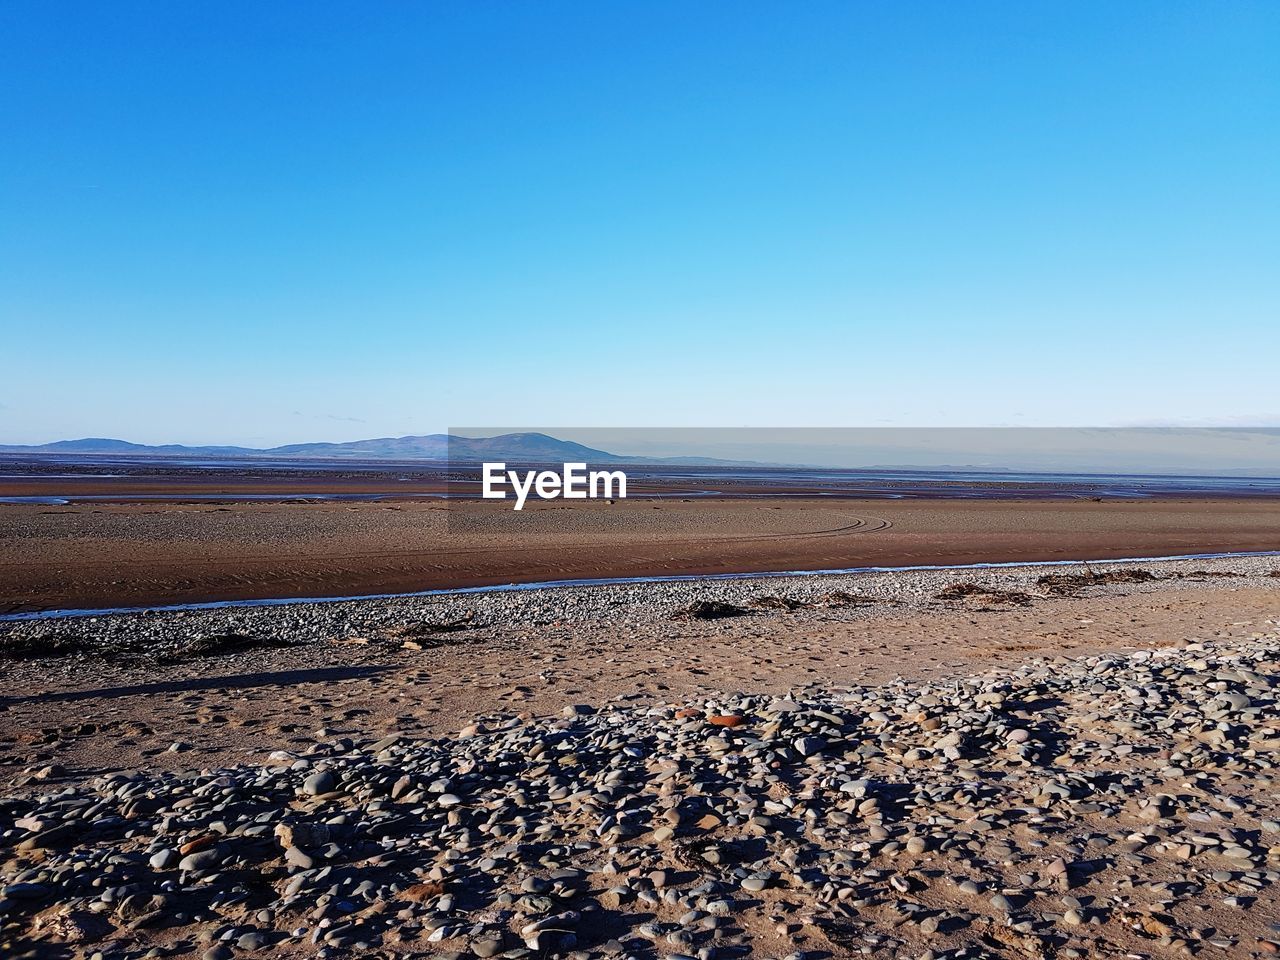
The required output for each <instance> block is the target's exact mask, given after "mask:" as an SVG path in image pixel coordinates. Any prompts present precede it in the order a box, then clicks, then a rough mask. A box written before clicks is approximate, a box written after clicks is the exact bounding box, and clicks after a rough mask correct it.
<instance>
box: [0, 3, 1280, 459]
mask: <svg viewBox="0 0 1280 960" xmlns="http://www.w3.org/2000/svg"><path fill="white" fill-rule="evenodd" d="M1278 49H1280V5H1278V4H1275V3H1273V2H1269V0H1268V2H1259V3H1232V2H1214V3H1207V2H1206V3H1196V4H1188V3H1177V2H1165V0H1162V2H1154V3H1142V2H1130V3H1124V4H1115V3H1070V4H1068V3H1032V4H1026V3H977V2H975V3H964V4H955V3H941V2H939V3H923V2H921V3H897V2H893V3H890V2H885V3H848V2H840V3H822V2H810V3H804V4H784V3H772V4H765V3H742V2H733V3H727V2H726V3H715V2H707V3H698V4H688V3H670V4H667V3H657V2H648V3H643V4H641V3H635V4H587V3H572V4H570V3H536V4H531V3H519V4H517V3H496V2H495V3H471V2H459V3H420V4H403V3H360V4H356V3H346V4H325V3H307V4H302V3H296V4H294V3H274V4H261V3H236V2H220V3H216V4H196V3H189V2H183V3H163V2H159V0H154V2H149V3H128V2H113V3H110V4H103V3H58V2H46V0H39V2H25V0H10V2H8V3H5V4H4V5H3V6H0V129H3V130H4V139H5V147H4V149H3V150H0V209H2V210H3V211H4V213H3V216H0V326H2V327H3V337H2V340H0V343H2V344H3V348H4V353H5V361H4V376H3V378H0V442H42V441H46V440H52V439H58V438H62V437H72V436H86V435H90V436H119V437H124V438H126V439H131V440H136V441H140V442H164V441H182V442H192V443H242V444H249V445H267V444H272V443H284V442H291V441H303V440H342V439H353V438H356V437H365V436H384V435H400V434H407V433H427V432H435V431H441V430H444V429H445V428H447V427H449V426H450V425H454V424H465V423H469V424H475V423H511V422H522V423H531V424H541V425H543V426H544V427H554V426H556V425H564V424H577V425H583V426H591V425H597V426H607V425H671V426H682V425H718V426H733V425H753V426H781V425H787V426H878V425H885V424H890V425H931V426H953V425H996V424H1016V425H1086V424H1088V425H1111V424H1121V425H1128V424H1148V423H1180V424H1181V423H1189V424H1212V423H1264V422H1265V423H1280V388H1277V387H1276V385H1275V384H1276V364H1277V357H1280V269H1277V267H1276V265H1277V264H1280V58H1277V56H1276V51H1277V50H1278Z"/></svg>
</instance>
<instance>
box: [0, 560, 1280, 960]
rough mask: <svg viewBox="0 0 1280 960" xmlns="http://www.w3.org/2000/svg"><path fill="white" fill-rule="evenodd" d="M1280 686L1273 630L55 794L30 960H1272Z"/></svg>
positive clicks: (13, 891)
mask: <svg viewBox="0 0 1280 960" xmlns="http://www.w3.org/2000/svg"><path fill="white" fill-rule="evenodd" d="M1201 565H1203V564H1201ZM1273 565H1274V561H1268V566H1273ZM1236 566H1237V568H1238V562H1237V565H1236ZM954 579H955V577H954V574H951V575H948V577H947V580H948V581H952V582H953V581H954ZM1000 582H1001V584H1002V586H1004V587H1006V588H1007V587H1008V586H1009V578H1008V577H1007V576H1006V577H1004V578H1002V579H1001V581H1000ZM863 586H864V587H866V583H865V581H864V582H863ZM741 588H742V585H741V584H737V583H733V584H721V585H717V589H718V590H720V593H719V598H720V599H722V600H724V601H726V602H730V601H733V600H734V599H735V596H736V594H735V592H734V591H735V590H738V589H741ZM820 588H821V589H823V590H829V589H830V588H831V586H830V584H821V585H820ZM746 589H747V590H749V591H750V594H751V595H756V594H759V593H760V592H761V590H762V585H761V583H760V582H751V583H750V584H748V585H746ZM765 589H767V586H766V587H765ZM790 593H791V594H792V595H795V594H796V588H795V585H794V581H793V582H792V585H791V589H790ZM707 595H708V592H707V590H706V589H705V588H704V589H702V590H701V591H699V593H698V596H700V597H706V596H707ZM517 596H518V595H511V598H515V597H517ZM469 599H470V601H471V602H470V603H469V604H468V606H475V603H474V598H469ZM507 599H510V598H507ZM677 599H678V598H677ZM670 600H672V598H671V597H666V598H664V602H667V601H670ZM494 602H499V603H501V602H505V600H504V599H503V598H499V599H496V600H494ZM520 602H541V603H547V602H550V601H548V600H547V598H541V599H538V598H532V597H521V598H520ZM592 602H594V603H600V602H610V601H609V598H607V597H606V598H605V599H604V600H601V599H599V598H596V599H594V600H593V601H592ZM334 613H335V611H334V610H333V609H332V607H327V608H326V610H325V613H324V615H325V616H331V615H333V614H334ZM668 615H669V614H668ZM26 626H30V625H26ZM1278 681H1280V634H1278V633H1277V632H1276V631H1275V630H1274V628H1271V627H1268V628H1267V630H1265V631H1263V632H1257V633H1254V634H1253V635H1252V636H1250V637H1248V638H1243V639H1232V640H1223V641H1212V642H1211V641H1182V642H1180V643H1179V644H1177V645H1175V646H1171V647H1167V648H1161V649H1156V650H1144V651H1140V652H1135V653H1131V654H1113V655H1108V656H1093V657H1077V658H1055V659H1035V660H1029V661H1028V662H1026V663H1025V664H1024V665H1022V666H1021V667H1019V668H1017V669H1002V670H1000V671H995V672H991V673H986V674H982V675H978V676H973V677H967V678H955V679H951V680H948V681H946V682H930V683H908V682H906V681H898V682H894V683H889V684H884V685H879V686H871V687H846V688H838V689H830V690H824V691H822V692H821V693H816V694H815V693H808V692H806V693H805V694H804V695H803V696H800V695H793V696H792V697H789V698H782V699H776V698H765V697H756V696H750V695H746V694H726V695H724V696H722V697H720V698H718V699H716V700H713V701H707V702H701V703H684V704H671V705H668V706H665V707H645V708H637V707H634V706H630V707H628V706H622V705H619V706H616V707H610V708H607V709H601V710H597V709H593V708H591V707H589V706H581V707H569V708H566V710H565V711H564V714H563V715H562V716H559V717H553V718H541V719H521V718H518V717H511V716H500V715H495V716H492V717H482V718H479V719H478V720H476V721H475V722H474V723H472V724H470V725H469V726H467V727H466V728H465V729H463V730H461V731H460V732H459V733H458V734H456V735H454V736H450V737H445V738H440V739H407V738H404V737H400V736H396V735H392V736H387V737H384V738H382V739H380V740H376V741H373V742H360V741H358V740H353V739H334V740H332V741H330V742H325V743H317V744H315V745H314V746H312V747H311V748H309V749H307V750H306V752H303V753H296V754H295V753H288V752H283V751H280V752H276V753H274V754H272V755H271V756H270V757H269V758H268V760H267V762H265V763H264V764H262V765H256V766H239V767H235V768H229V769H215V770H207V771H202V772H200V773H198V774H186V775H178V774H161V773H156V772H147V771H137V772H129V773H114V774H111V775H107V776H103V777H101V778H98V779H95V780H91V781H89V782H86V783H83V784H78V785H70V786H65V787H59V786H52V785H51V786H50V787H49V788H48V790H47V792H43V793H42V792H39V791H31V792H28V793H26V794H24V795H22V796H15V797H10V798H6V799H0V956H3V957H27V956H30V957H54V956H69V957H98V958H125V957H143V956H146V957H160V956H169V955H182V956H194V957H201V958H203V960H228V958H231V957H238V956H253V955H260V956H319V957H370V956H379V957H426V956H453V957H472V956H475V957H482V958H488V957H510V958H517V957H576V958H589V957H602V958H613V957H618V958H621V957H635V958H686V957H696V958H699V960H719V958H732V957H746V956H754V957H775V958H782V957H789V958H792V960H801V958H820V957H833V956H834V957H839V956H854V955H859V956H861V955H866V956H877V957H913V958H922V960H938V958H943V957H956V958H959V957H991V956H1002V957H1003V956H1007V957H1023V958H1028V957H1029V958H1040V957H1054V956H1057V957H1067V958H1085V957H1111V956H1115V957H1126V956H1130V957H1147V956H1151V957H1157V956H1177V955H1199V954H1202V953H1204V954H1205V955H1208V956H1253V955H1259V956H1260V955H1265V954H1271V953H1275V952H1277V950H1280V946H1277V942H1278V941H1277V940H1273V939H1272V938H1273V937H1275V936H1277V935H1276V934H1275V933H1274V932H1273V930H1272V928H1271V926H1270V925H1271V923H1272V921H1273V920H1274V919H1275V916H1274V914H1275V910H1274V908H1275V905H1276V902H1277V900H1276V897H1275V894H1274V890H1275V883H1276V881H1277V880H1280V822H1277V821H1278V819H1280V800H1278V799H1277V797H1278V796H1280V784H1278V782H1277V773H1278V770H1280V768H1278V767H1277V766H1276V759H1275V757H1276V753H1275V751H1276V748H1277V747H1280V723H1278V721H1280V712H1278V711H1277V703H1276V684H1277V682H1278Z"/></svg>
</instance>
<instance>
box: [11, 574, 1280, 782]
mask: <svg viewBox="0 0 1280 960" xmlns="http://www.w3.org/2000/svg"><path fill="white" fill-rule="evenodd" d="M1206 565H1207V566H1209V567H1210V569H1211V570H1212V571H1227V570H1230V569H1232V566H1231V565H1232V561H1210V562H1208V563H1207V564H1206ZM916 577H917V575H911V574H909V575H907V576H906V577H905V578H903V579H902V582H901V585H900V587H901V594H900V595H901V596H903V597H904V598H906V600H905V605H901V604H902V603H903V602H902V601H898V600H894V599H893V597H894V595H895V592H896V591H895V590H894V589H893V588H888V589H886V588H885V587H884V585H883V584H873V585H872V587H871V588H870V589H871V590H872V592H873V594H874V595H880V596H884V597H887V598H888V599H887V600H885V601H884V602H877V603H874V604H872V605H870V606H867V607H845V608H837V609H832V610H798V611H793V612H786V611H778V610H773V611H763V612H761V613H759V614H758V615H756V616H750V617H742V618H737V619H727V620H716V621H712V622H690V623H674V622H671V621H670V620H668V619H666V618H657V619H654V620H652V621H646V620H645V618H644V617H641V619H640V622H637V623H629V624H628V625H627V626H625V627H620V625H619V620H618V617H619V615H618V612H617V608H607V609H604V610H603V611H599V612H591V608H589V607H588V608H586V609H587V612H585V613H583V614H581V615H580V617H579V618H578V619H575V620H573V621H571V622H562V621H553V622H547V623H542V624H531V623H528V622H511V623H502V622H492V623H486V625H485V626H484V627H482V628H481V629H478V630H474V631H467V632H465V633H463V634H459V635H457V636H456V638H454V641H455V642H451V643H450V644H448V645H444V646H439V647H432V648H429V649H422V650H414V649H412V648H405V647H402V646H401V644H400V643H399V642H395V643H391V644H387V643H381V642H375V641H372V640H368V641H366V640H365V639H362V638H352V637H348V636H343V635H340V634H334V635H332V636H330V637H329V638H327V639H325V640H322V641H319V642H314V643H308V644H306V645H304V646H298V647H292V648H282V649H272V648H265V649H256V650H252V651H249V652H247V653H243V654H234V655H228V656H219V657H212V658H208V659H200V660H194V661H189V662H183V663H170V664H166V663H163V662H156V661H154V660H149V659H145V658H143V659H138V658H123V659H122V658H116V657H108V658H105V659H92V660H89V661H67V660H65V659H63V658H53V659H46V660H34V661H26V662H24V661H8V662H4V661H0V674H2V675H4V676H5V677H6V681H7V682H6V687H7V690H8V691H9V693H8V694H7V695H5V696H0V717H2V718H3V719H2V720H0V728H3V730H4V731H5V733H4V735H3V736H0V782H3V781H4V780H6V779H9V778H13V777H15V776H18V775H19V773H20V771H21V770H22V769H24V768H28V769H29V768H30V767H32V766H33V765H34V766H37V767H38V766H40V765H41V764H45V763H56V764H59V765H61V766H63V767H65V768H67V769H68V772H69V774H70V775H71V776H72V777H73V778H79V777H85V776H90V775H93V774H95V773H100V772H104V771H107V770H113V769H131V768H132V769H136V768H152V769H154V768H171V769H198V768H200V767H206V766H217V765H222V764H226V763H234V762H238V761H242V760H243V761H254V762H258V761H261V760H262V759H263V757H264V756H265V754H266V753H267V752H269V751H271V750H274V749H279V748H281V747H285V748H292V747H297V746H298V745H300V744H301V745H305V744H309V743H311V742H313V741H314V740H315V738H316V737H317V736H320V737H322V738H323V737H335V736H341V735H354V734H357V733H365V734H370V735H374V736H376V735H379V732H380V731H387V730H398V731H401V732H406V733H415V734H432V735H439V734H444V733H450V732H456V731H457V730H458V729H459V728H460V727H461V726H462V725H463V724H465V723H467V722H469V721H470V720H471V719H473V718H475V717H476V716H480V715H486V714H495V713H503V714H512V713H517V712H528V713H532V714H535V715H548V714H554V713H556V712H558V711H559V710H560V709H561V708H562V707H563V706H564V705H565V704H571V703H588V704H603V703H606V702H609V701H612V700H623V701H629V702H635V703H638V704H646V703H653V704H660V703H682V702H693V701H698V700H700V699H702V698H706V697H708V696H714V695H716V694H717V693H719V692H722V691H733V690H749V691H752V692H758V693H771V694H784V693H786V692H787V691H789V690H793V689H799V688H803V687H805V686H807V685H817V686H820V687H826V688H830V687H833V686H839V685H841V684H849V683H861V684H867V683H882V682H885V681H887V680H889V679H891V678H892V677H895V676H905V677H907V678H909V679H913V680H915V679H928V678H936V677H940V676H965V675H969V674H972V673H976V672H979V671H981V670H983V669H986V668H988V667H995V666H1012V665H1016V664H1020V663H1023V662H1025V661H1026V660H1027V659H1029V658H1031V657H1036V656H1057V655H1071V656H1075V655H1088V654H1092V653H1099V652H1104V651H1118V650H1133V649H1142V648H1146V647H1160V646H1167V645H1169V644H1170V643H1173V642H1175V641H1182V640H1187V639H1197V638H1199V639H1214V638H1227V637H1235V638H1240V637H1249V636H1251V635H1253V634H1255V633H1256V632H1258V631H1269V630H1272V629H1274V626H1273V625H1274V623H1275V620H1276V610H1277V606H1276V601H1277V597H1278V596H1280V579H1276V578H1274V577H1270V578H1268V577H1261V578H1259V577H1257V576H1251V577H1248V578H1243V577H1235V576H1231V575H1229V574H1225V575H1224V574H1223V573H1221V572H1218V573H1211V574H1210V575H1208V576H1207V577H1205V578H1200V577H1191V578H1190V579H1171V580H1165V581H1162V582H1159V583H1152V584H1146V583H1143V584H1122V585H1118V586H1114V587H1107V588H1103V589H1101V590H1099V589H1093V590H1090V591H1088V593H1087V595H1084V596H1080V597H1053V596H1049V597H1042V596H1037V597H1036V599H1035V601H1034V603H1032V604H1031V605H1030V606H1027V607H1010V608H1007V609H977V610H975V609H969V608H966V607H964V606H963V605H959V606H958V605H954V604H946V603H938V602H934V601H925V603H924V607H923V608H921V605H920V603H919V602H917V601H915V600H912V599H911V596H912V591H913V590H916V589H917V588H916V587H915V578H916ZM918 577H919V580H920V581H921V583H923V584H924V585H925V590H924V593H925V595H927V596H932V595H933V593H934V592H935V591H936V589H937V585H938V584H940V583H942V582H950V581H952V580H959V579H962V578H960V577H957V576H956V575H954V574H927V575H918ZM982 577H983V579H984V580H986V581H991V582H994V583H997V584H1005V583H1007V584H1008V585H1009V586H1011V588H1013V589H1025V584H1023V583H1022V582H1021V581H1023V580H1025V579H1026V578H1027V574H1025V573H1023V572H1022V571H1017V570H1014V571H996V572H990V573H984V574H983V575H982ZM284 610H285V611H287V608H284ZM283 615H284V616H285V619H288V616H287V613H286V614H283ZM72 663H76V664H78V665H77V666H75V667H71V664H72ZM317 730H323V731H327V733H321V734H317V732H316V731H317ZM174 742H183V743H186V744H190V745H191V747H190V749H189V750H187V751H184V752H168V751H167V748H168V747H169V745H170V744H171V743H174Z"/></svg>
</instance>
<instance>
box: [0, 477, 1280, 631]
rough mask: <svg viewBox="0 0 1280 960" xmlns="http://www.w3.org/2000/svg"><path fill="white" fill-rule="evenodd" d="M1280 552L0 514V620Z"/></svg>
mask: <svg viewBox="0 0 1280 960" xmlns="http://www.w3.org/2000/svg"><path fill="white" fill-rule="evenodd" d="M1268 550H1280V501H1277V500H1273V499H1265V498H1251V499H1244V498H1237V499H1200V500H1171V499H1160V500H1145V501H1127V500H1126V501H1122V500H1104V501H1093V500H1070V501H1046V500H971V501H969V500H885V499H867V500H855V499H830V500H827V499H813V498H810V499H782V498H767V499H719V498H705V497H704V498H687V499H684V498H664V499H648V498H643V497H639V498H632V499H628V500H625V501H620V502H618V503H616V504H613V505H610V504H608V503H604V502H598V501H591V502H587V503H583V504H574V505H573V506H567V505H565V504H564V503H563V502H559V501H557V502H544V503H538V504H530V505H529V506H528V507H527V508H526V510H524V511H523V512H521V513H515V512H513V511H512V510H511V509H510V508H509V506H507V505H504V504H499V503H477V502H467V503H464V502H458V501H454V502H452V503H449V504H446V503H445V502H444V501H438V500H437V501H431V500H426V501H424V500H416V501H415V500H407V501H404V502H396V503H383V502H374V503H334V502H330V503H281V502H271V503H227V504H211V503H201V504H181V503H130V504H71V505H67V506H41V505H32V504H20V505H14V504H5V505H0V612H6V613H12V612H23V611H39V610H49V609H63V608H107V607H123V606H148V605H161V604H171V603H188V602H203V601H210V600H241V599H264V598H280V597H329V596H358V595H367V594H378V593H401V592H412V591H418V590H429V589H441V588H451V587H459V586H482V585H491V584H504V583H516V582H524V583H527V582H541V581H549V580H564V579H583V578H600V577H639V576H659V577H660V576H672V575H685V574H725V573H740V572H762V571H779V570H821V569H844V568H850V567H859V566H872V565H875V566H912V565H922V564H968V563H989V562H1011V561H1018V562H1034V561H1060V560H1082V559H1112V558H1123V557H1142V556H1170V555H1180V554H1195V553H1214V552H1228V551H1230V552H1235V551H1268Z"/></svg>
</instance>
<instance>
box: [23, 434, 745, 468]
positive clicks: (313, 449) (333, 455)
mask: <svg viewBox="0 0 1280 960" xmlns="http://www.w3.org/2000/svg"><path fill="white" fill-rule="evenodd" d="M0 453H25V454H97V455H112V456H142V457H244V458H272V459H285V460H308V459H327V460H345V459H352V460H356V459H359V460H460V461H469V462H477V463H478V462H484V461H496V460H509V461H512V462H516V463H577V462H584V463H595V464H599V463H666V464H673V465H687V466H715V465H725V464H733V465H736V466H741V465H743V464H742V463H740V462H738V461H729V460H716V459H714V458H711V457H658V458H655V457H628V456H624V455H621V454H616V453H609V452H607V451H605V450H596V449H593V448H592V447H587V446H583V445H582V444H580V443H574V442H573V441H571V440H559V439H557V438H555V437H552V436H548V435H547V434H545V433H506V434H502V435H500V436H496V437H458V436H451V435H449V434H445V433H432V434H427V435H426V436H421V437H380V438H378V439H374V440H351V441H348V442H345V443H290V444H286V445H285V446H281V447H229V446H205V447H201V446H185V445H183V444H178V443H166V444H160V445H155V446H153V445H150V444H144V443H130V442H129V441H128V440H113V439H109V438H104V437H86V438H84V439H81V440H57V441H55V442H53V443H41V444H35V445H30V446H24V445H20V444H8V445H4V444H0ZM753 465H757V466H759V465H761V464H753Z"/></svg>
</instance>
